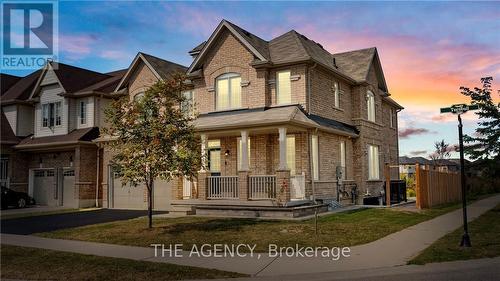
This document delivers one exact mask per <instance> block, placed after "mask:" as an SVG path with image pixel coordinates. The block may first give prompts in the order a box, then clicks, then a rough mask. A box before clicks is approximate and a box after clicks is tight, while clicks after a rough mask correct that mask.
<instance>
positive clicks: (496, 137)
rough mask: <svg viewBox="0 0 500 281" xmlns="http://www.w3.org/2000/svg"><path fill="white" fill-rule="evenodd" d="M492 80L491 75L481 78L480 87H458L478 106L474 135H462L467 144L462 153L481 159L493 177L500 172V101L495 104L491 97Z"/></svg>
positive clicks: (473, 158) (471, 157)
mask: <svg viewBox="0 0 500 281" xmlns="http://www.w3.org/2000/svg"><path fill="white" fill-rule="evenodd" d="M492 80H493V78H492V77H485V78H481V83H482V88H477V87H475V88H474V89H472V90H471V89H469V88H467V87H460V90H461V93H462V94H463V95H465V96H467V97H470V98H471V104H473V105H477V106H478V107H479V110H478V111H476V114H477V115H478V116H479V121H478V127H477V128H476V130H475V133H474V135H473V136H470V135H464V142H465V143H466V144H467V145H466V146H465V149H464V153H465V154H466V155H468V156H469V157H470V159H472V160H483V161H481V163H482V165H483V168H484V169H485V170H486V173H487V174H488V175H489V176H490V177H491V178H494V177H498V172H500V171H499V170H500V102H499V103H498V104H495V103H494V101H493V99H492V97H491V82H492ZM499 94H500V92H499ZM499 96H500V95H499Z"/></svg>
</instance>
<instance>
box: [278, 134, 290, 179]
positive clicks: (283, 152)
mask: <svg viewBox="0 0 500 281" xmlns="http://www.w3.org/2000/svg"><path fill="white" fill-rule="evenodd" d="M278 131H279V134H280V135H279V143H280V163H279V166H278V170H280V171H285V170H288V167H287V165H286V128H285V127H281V128H278Z"/></svg>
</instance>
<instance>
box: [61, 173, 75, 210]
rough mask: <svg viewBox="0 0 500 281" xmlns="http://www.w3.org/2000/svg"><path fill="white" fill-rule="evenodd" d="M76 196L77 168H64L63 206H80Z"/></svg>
mask: <svg viewBox="0 0 500 281" xmlns="http://www.w3.org/2000/svg"><path fill="white" fill-rule="evenodd" d="M76 198H77V196H75V170H74V169H64V170H63V202H62V203H63V206H64V207H71V208H78V200H77V199H76Z"/></svg>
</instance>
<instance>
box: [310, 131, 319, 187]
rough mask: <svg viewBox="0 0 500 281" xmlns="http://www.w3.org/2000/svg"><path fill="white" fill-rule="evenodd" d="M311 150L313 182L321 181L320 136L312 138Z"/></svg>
mask: <svg viewBox="0 0 500 281" xmlns="http://www.w3.org/2000/svg"><path fill="white" fill-rule="evenodd" d="M311 146H312V147H311V149H312V166H313V167H312V168H313V169H312V170H313V171H312V173H313V180H319V143H318V135H312V136H311Z"/></svg>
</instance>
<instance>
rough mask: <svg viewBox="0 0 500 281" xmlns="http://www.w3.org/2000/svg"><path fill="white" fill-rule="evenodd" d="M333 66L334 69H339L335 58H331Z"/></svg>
mask: <svg viewBox="0 0 500 281" xmlns="http://www.w3.org/2000/svg"><path fill="white" fill-rule="evenodd" d="M333 66H334V67H335V68H339V67H338V66H337V62H336V61H335V58H333Z"/></svg>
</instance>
